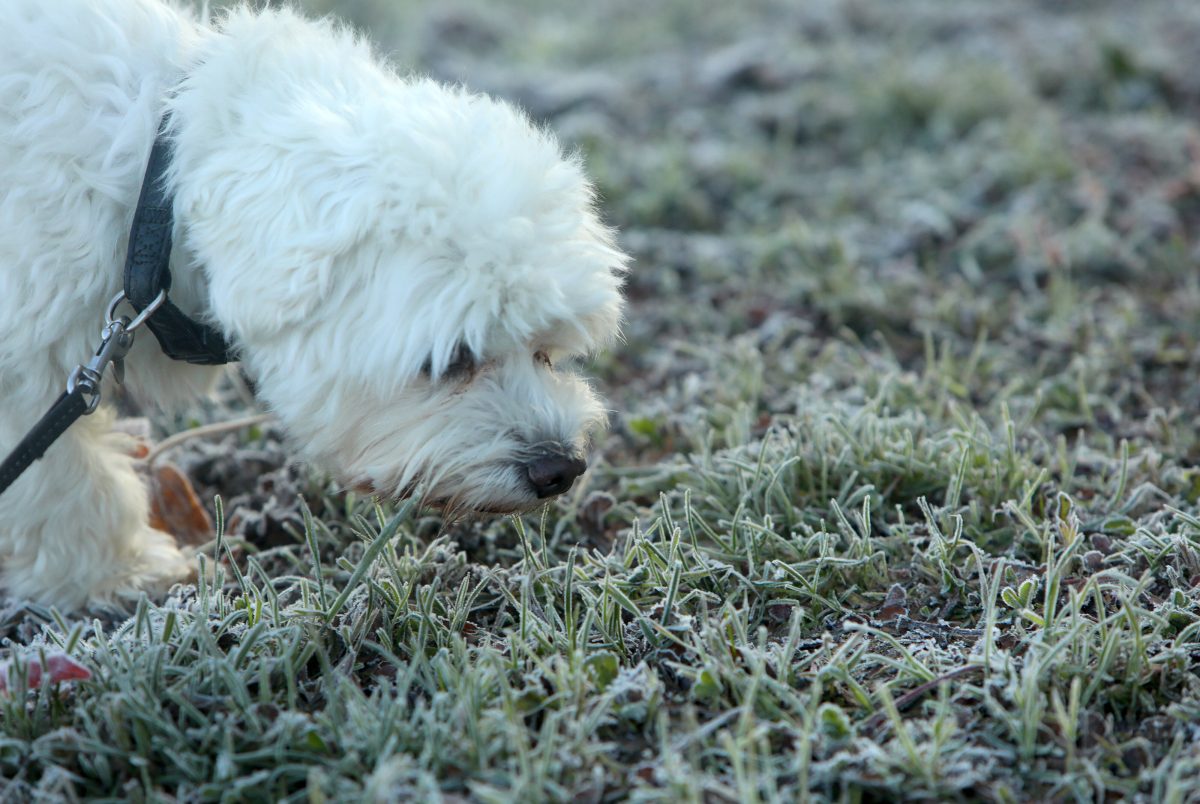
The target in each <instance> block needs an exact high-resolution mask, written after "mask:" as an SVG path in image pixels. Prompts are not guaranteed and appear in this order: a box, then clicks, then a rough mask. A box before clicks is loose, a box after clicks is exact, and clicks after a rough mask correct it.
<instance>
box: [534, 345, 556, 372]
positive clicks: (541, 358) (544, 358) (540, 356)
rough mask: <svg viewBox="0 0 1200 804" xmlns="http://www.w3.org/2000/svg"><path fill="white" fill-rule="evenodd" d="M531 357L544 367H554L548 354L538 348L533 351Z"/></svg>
mask: <svg viewBox="0 0 1200 804" xmlns="http://www.w3.org/2000/svg"><path fill="white" fill-rule="evenodd" d="M533 359H534V360H536V361H537V362H539V363H541V364H542V365H543V366H545V367H546V368H554V365H553V364H552V363H551V362H550V355H548V354H546V353H545V352H543V351H542V350H540V349H539V350H538V351H536V352H534V353H533Z"/></svg>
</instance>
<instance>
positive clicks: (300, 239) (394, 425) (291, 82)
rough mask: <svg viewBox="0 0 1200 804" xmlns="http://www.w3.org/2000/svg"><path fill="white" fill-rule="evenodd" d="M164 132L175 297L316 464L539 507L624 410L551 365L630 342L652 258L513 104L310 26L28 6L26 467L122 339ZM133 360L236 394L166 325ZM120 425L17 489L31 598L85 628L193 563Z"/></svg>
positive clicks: (5, 263)
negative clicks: (127, 277) (618, 239)
mask: <svg viewBox="0 0 1200 804" xmlns="http://www.w3.org/2000/svg"><path fill="white" fill-rule="evenodd" d="M164 110H169V111H170V113H171V116H170V120H171V126H172V134H173V137H174V140H175V156H174V161H173V164H172V170H171V173H170V176H169V182H170V184H171V186H172V187H173V189H174V191H175V212H176V227H175V243H176V246H175V253H174V255H173V257H172V273H173V277H174V283H173V286H172V291H171V295H172V299H173V300H174V301H175V302H176V303H177V304H178V305H179V306H180V307H182V308H183V309H184V310H188V311H191V312H192V313H193V314H195V315H197V316H198V317H202V318H205V319H206V320H209V321H210V322H212V323H213V324H215V325H216V326H217V327H218V328H220V329H221V330H222V331H223V332H224V333H225V334H226V335H227V336H229V337H230V338H231V339H232V341H233V342H234V343H236V344H237V346H238V348H239V349H240V350H241V353H242V358H243V363H244V366H245V368H246V370H247V372H248V373H249V375H250V376H251V377H252V378H253V380H254V381H255V383H256V385H257V389H258V394H259V396H260V398H261V399H262V401H263V402H264V404H265V405H266V406H267V407H268V408H269V409H271V410H272V411H274V412H275V413H276V414H278V416H279V418H280V420H281V421H282V423H283V425H284V427H285V429H286V431H287V432H288V434H289V436H290V437H291V438H292V439H293V440H294V441H295V443H296V445H297V446H298V448H299V449H300V451H301V454H303V455H305V456H306V457H308V458H310V459H312V460H313V461H315V462H317V463H318V464H319V465H321V466H323V467H324V468H326V469H327V470H329V471H330V472H331V473H332V474H333V475H334V476H335V477H337V478H339V479H340V480H341V481H342V482H343V483H345V484H347V485H353V486H357V487H361V488H370V489H371V490H373V491H375V492H377V493H380V494H384V495H395V496H400V495H403V494H405V493H407V492H409V491H410V490H411V489H413V488H414V487H420V488H423V489H424V490H425V491H426V493H427V494H428V495H429V497H430V498H431V499H433V500H435V501H440V502H442V503H443V504H447V505H450V506H454V507H457V508H461V509H464V510H476V511H493V512H504V511H515V510H522V509H527V508H530V507H532V506H534V505H536V504H537V502H538V497H537V495H536V493H535V492H534V490H533V489H532V488H531V486H530V480H529V475H528V468H527V467H526V462H527V461H529V460H530V459H531V456H535V455H536V454H537V451H538V450H539V449H540V448H543V447H545V446H547V445H548V446H549V447H552V448H553V449H554V450H558V451H559V452H562V453H565V454H571V453H577V452H579V451H580V450H582V449H583V448H584V446H585V442H586V440H587V438H588V436H589V433H590V432H592V431H593V430H594V429H595V428H597V427H598V426H599V425H600V424H601V423H602V420H603V418H604V414H603V410H602V408H601V406H600V404H599V402H598V400H597V399H596V397H595V395H594V394H593V393H592V391H591V390H590V389H589V387H588V386H587V384H586V383H585V382H584V381H583V380H581V379H580V378H579V377H577V376H576V375H575V374H573V373H572V372H570V371H568V370H563V369H562V368H560V367H559V366H557V365H555V366H553V367H552V366H551V364H552V363H553V364H557V363H559V362H560V361H564V360H566V359H568V358H570V357H572V356H575V355H581V354H586V353H589V352H591V351H593V350H595V349H598V348H600V347H602V346H604V345H606V344H607V343H609V342H610V341H611V340H612V339H613V338H614V337H615V335H616V333H617V330H618V325H619V321H620V317H621V309H622V299H621V284H622V275H623V272H624V269H625V262H626V260H625V257H624V256H623V255H622V254H621V253H620V252H619V251H618V249H617V248H616V246H615V245H614V242H613V238H612V236H611V233H610V232H609V231H608V230H607V229H606V228H605V227H604V226H602V225H601V223H600V222H599V221H598V219H597V216H596V214H595V213H594V211H593V202H592V190H591V188H590V186H589V184H588V182H587V180H586V179H585V177H584V175H583V172H582V169H581V165H580V163H579V161H578V159H575V158H571V157H565V156H564V155H563V154H562V152H561V150H560V148H559V146H558V145H557V144H556V142H555V141H554V139H553V138H552V137H551V136H550V135H549V134H547V133H546V132H544V131H541V130H539V129H537V128H536V127H534V126H533V125H531V124H530V122H529V121H528V120H527V119H526V118H525V117H524V116H522V115H521V114H520V113H519V112H517V111H515V110H514V109H513V108H512V107H510V106H508V105H505V104H503V103H500V102H497V101H494V100H491V99H488V98H486V97H482V96H479V95H473V94H470V93H469V92H466V91H464V90H462V89H457V88H451V87H446V86H443V85H440V84H437V83H435V82H433V81H429V80H424V79H404V78H401V77H399V76H397V75H396V74H395V73H393V72H392V71H391V70H389V69H388V67H386V66H385V65H383V64H381V63H380V61H379V60H378V59H376V58H375V57H374V56H373V55H372V53H371V51H370V48H369V47H368V46H367V45H366V44H365V43H364V42H363V41H361V40H360V39H358V38H357V37H355V36H354V35H353V34H351V33H349V32H347V31H345V30H342V29H340V28H338V27H337V26H336V25H334V24H332V23H329V22H315V21H311V20H306V19H304V18H302V17H301V16H299V15H298V14H296V13H294V12H291V11H288V10H266V11H251V10H247V9H237V10H233V11H231V12H228V13H227V14H225V15H224V16H222V17H221V18H220V19H218V20H216V21H215V22H213V23H211V24H210V23H209V22H207V21H200V20H197V19H195V18H194V17H193V15H191V14H190V13H188V12H186V11H184V10H181V9H178V8H174V7H171V6H168V5H164V4H163V3H161V2H158V1H157V0H56V2H54V3H45V2H44V0H6V2H4V3H3V4H0V453H6V452H7V451H8V450H9V449H10V448H11V447H12V446H13V445H15V444H16V442H17V441H18V440H19V439H20V438H21V437H22V435H23V434H24V433H25V432H26V430H27V429H28V428H29V427H30V426H31V425H32V424H33V423H34V421H36V419H37V418H38V416H39V415H40V414H41V412H42V411H43V410H44V409H45V408H46V407H47V406H48V405H49V403H50V402H51V401H52V400H53V399H54V397H55V396H56V395H57V394H58V393H59V391H60V390H61V387H62V384H63V381H64V378H65V377H66V374H67V372H68V371H69V370H70V369H71V368H72V367H73V366H74V365H76V364H77V363H80V362H83V361H84V360H85V359H86V357H87V356H88V355H89V353H90V351H91V349H93V348H94V347H95V345H96V339H97V336H98V329H99V323H100V318H101V316H102V313H103V309H104V306H105V303H106V302H107V300H108V299H109V298H110V297H111V296H112V295H113V294H114V293H116V292H117V290H118V289H119V288H120V283H121V273H122V264H123V260H124V251H125V248H126V245H127V241H128V230H129V226H130V222H131V219H132V214H133V207H134V204H135V202H136V200H137V195H138V191H139V188H140V183H141V178H142V172H143V170H144V166H145V161H146V158H147V155H148V153H149V149H150V145H151V142H152V141H153V139H154V134H155V130H156V127H157V125H158V121H159V119H160V117H161V115H162V114H163V112H164ZM127 367H128V370H127V376H126V385H127V386H128V387H129V388H130V389H131V390H132V391H133V392H134V393H135V394H136V395H138V396H139V397H140V398H143V399H147V400H150V401H152V402H155V403H158V404H164V405H170V404H174V403H179V402H181V401H183V400H186V399H188V398H190V397H193V396H194V395H196V394H199V393H203V392H204V391H205V390H206V389H207V388H209V387H210V386H211V383H212V381H213V379H214V378H215V376H216V372H217V370H216V369H211V368H198V367H195V366H190V365H186V364H179V363H173V362H172V361H170V360H168V359H167V358H165V357H164V356H163V355H162V354H161V353H160V352H159V351H158V347H157V344H156V343H155V342H154V339H153V338H152V337H151V336H150V334H149V333H148V332H146V333H141V335H140V337H139V338H138V341H137V343H136V345H135V347H134V349H133V352H132V353H131V355H130V356H129V358H128V360H127ZM111 424H112V414H111V413H109V412H107V411H104V410H103V409H102V410H101V411H100V412H99V413H98V414H97V415H94V416H91V417H88V418H85V419H82V420H80V421H79V422H78V423H76V424H75V425H74V426H73V427H72V428H71V429H70V430H69V431H68V432H67V434H66V435H65V436H63V437H62V438H61V439H60V440H59V441H58V442H57V443H56V444H55V445H54V446H52V447H51V448H50V450H49V451H48V453H47V455H46V457H45V458H44V459H42V460H41V461H39V462H37V463H36V464H34V466H33V467H32V468H30V469H29V470H28V471H27V472H26V473H25V475H24V476H22V477H21V479H20V480H18V481H17V483H16V484H14V486H13V487H12V488H11V489H10V490H9V491H8V492H7V493H5V494H4V495H0V573H2V574H0V583H2V584H3V587H4V590H5V591H6V592H7V593H8V594H11V595H15V596H19V597H23V598H30V599H34V600H36V601H39V602H42V603H49V604H55V605H57V606H59V607H62V608H64V609H72V608H77V607H79V606H82V605H87V604H100V603H114V602H120V601H121V600H122V599H129V598H131V597H133V596H136V595H137V593H138V592H139V591H140V590H153V589H155V588H156V587H161V586H163V585H166V584H169V583H171V582H173V581H174V580H176V579H179V578H182V577H184V576H185V575H187V574H188V573H189V571H190V570H191V569H192V562H191V561H190V560H189V558H188V557H187V556H186V555H185V554H184V553H182V552H181V551H180V550H179V549H177V547H176V545H175V543H174V541H173V539H172V538H171V537H170V536H169V535H168V534H165V533H161V532H157V531H155V530H153V529H151V528H150V526H149V525H148V524H147V523H148V503H147V495H146V492H145V490H144V488H143V486H142V484H141V482H140V481H139V478H138V477H137V475H136V474H135V471H134V466H133V464H132V461H131V459H130V458H129V456H128V452H129V445H128V444H127V443H124V442H122V441H121V440H120V437H119V436H116V435H114V434H112V433H111V432H110V426H111Z"/></svg>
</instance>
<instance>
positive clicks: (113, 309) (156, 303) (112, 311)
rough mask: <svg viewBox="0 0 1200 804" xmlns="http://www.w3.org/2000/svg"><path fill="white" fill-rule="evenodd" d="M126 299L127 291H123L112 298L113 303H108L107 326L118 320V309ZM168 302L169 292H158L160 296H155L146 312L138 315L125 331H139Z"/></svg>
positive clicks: (105, 317)
mask: <svg viewBox="0 0 1200 804" xmlns="http://www.w3.org/2000/svg"><path fill="white" fill-rule="evenodd" d="M125 299H126V297H125V291H123V290H122V291H120V292H119V293H117V295H116V296H113V297H112V301H110V302H109V303H108V311H107V312H106V313H105V314H104V323H105V324H112V323H113V322H114V321H116V320H117V308H118V307H119V306H120V305H121V302H123V301H125ZM166 300H167V291H166V290H160V291H159V292H158V295H157V296H155V297H154V299H153V300H152V301H151V302H150V303H149V304H147V305H146V308H145V309H144V310H142V311H141V312H140V313H138V314H137V315H136V316H134V319H133V320H132V321H130V322H129V323H128V324H126V325H125V331H126V332H133V331H134V330H135V329H137V328H138V327H140V326H141V325H142V324H144V323H145V322H146V319H147V318H149V317H150V316H152V315H154V311H155V310H157V309H158V308H159V307H162V304H163V302H165V301H166Z"/></svg>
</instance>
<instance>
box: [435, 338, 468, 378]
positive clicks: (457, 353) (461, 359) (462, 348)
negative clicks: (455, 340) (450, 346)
mask: <svg viewBox="0 0 1200 804" xmlns="http://www.w3.org/2000/svg"><path fill="white" fill-rule="evenodd" d="M476 365H477V363H476V360H475V355H474V353H473V352H472V351H471V350H470V348H469V347H468V346H467V345H466V344H465V343H460V344H459V345H458V346H457V347H455V349H454V354H453V355H451V356H450V362H449V363H447V364H446V370H445V371H444V372H442V376H443V377H446V378H449V379H456V380H457V379H463V378H464V377H469V376H471V375H472V374H474V373H475V368H476Z"/></svg>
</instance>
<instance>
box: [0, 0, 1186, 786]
mask: <svg viewBox="0 0 1200 804" xmlns="http://www.w3.org/2000/svg"><path fill="white" fill-rule="evenodd" d="M335 5H336V6H338V7H339V8H340V11H339V13H341V14H344V15H348V16H351V17H353V19H354V20H355V21H356V24H359V25H360V26H362V27H364V28H365V29H368V30H370V31H372V35H373V36H374V37H375V38H376V39H377V40H379V41H380V42H381V43H382V45H381V47H382V49H384V50H390V49H394V54H393V58H394V59H395V61H396V63H397V64H398V65H399V66H400V67H401V68H402V69H410V68H411V69H414V70H420V71H431V72H433V73H434V74H436V75H438V76H439V77H442V78H445V79H447V80H462V81H464V82H465V83H467V84H468V85H471V86H473V87H476V88H479V89H481V90H487V91H492V92H496V93H498V94H501V95H504V96H506V97H509V98H512V99H515V100H516V101H518V102H520V103H522V104H523V105H524V106H525V107H526V108H527V109H529V111H530V113H531V114H533V115H534V116H535V117H537V118H538V119H541V120H544V121H546V123H547V124H548V125H549V126H551V127H552V128H554V129H555V130H557V131H559V132H560V133H561V135H562V137H563V139H564V140H566V141H567V142H569V143H570V144H571V145H572V146H574V147H578V148H579V149H580V150H581V151H582V152H583V153H584V155H585V156H586V158H587V161H588V165H589V169H590V170H591V171H592V173H593V174H594V175H595V177H596V180H597V183H598V185H599V187H600V188H601V190H602V193H603V196H604V200H603V204H604V207H605V210H606V214H607V216H608V218H609V220H610V221H611V222H612V223H613V224H614V225H616V226H618V227H619V228H620V229H621V231H622V239H623V243H624V244H625V246H626V248H627V249H629V250H630V252H631V253H632V254H634V255H635V257H636V259H637V262H636V266H635V268H634V271H633V274H632V275H631V277H630V282H629V288H628V290H629V296H630V301H631V307H630V312H629V319H628V322H627V326H626V342H625V343H624V344H623V345H622V346H621V347H620V348H619V349H617V350H614V351H613V352H612V353H609V354H606V355H602V356H599V357H598V358H597V359H596V361H595V362H594V364H593V365H592V366H590V367H588V370H589V371H590V372H592V373H594V374H595V376H596V377H597V378H598V382H599V383H600V385H601V386H602V387H603V389H604V391H605V393H606V395H607V396H608V398H609V399H610V400H611V404H612V407H613V408H614V410H615V411H616V413H615V414H614V417H613V428H612V430H611V432H609V433H608V434H607V435H605V436H604V437H602V438H601V439H600V441H599V443H598V444H597V446H596V451H595V455H594V458H593V461H592V464H593V468H592V470H591V471H590V473H589V474H588V476H587V477H586V478H584V480H583V481H582V482H581V483H580V484H577V487H576V489H574V490H573V491H572V492H571V493H570V494H569V495H568V496H567V497H566V498H565V499H562V500H560V501H557V502H555V503H554V504H553V505H551V506H550V507H549V508H548V509H547V510H546V511H544V512H542V513H540V514H535V515H531V516H528V517H525V518H523V519H522V520H515V519H500V520H494V521H478V522H467V523H455V524H447V523H442V522H441V521H440V520H439V519H437V517H436V515H434V514H433V513H430V512H416V511H412V510H409V509H407V508H399V509H396V508H393V507H377V506H376V505H375V504H374V503H372V502H371V501H364V500H361V499H356V498H354V497H353V496H345V495H337V494H335V493H334V492H333V491H331V490H330V489H329V488H328V487H327V486H326V484H325V483H324V481H323V479H322V478H320V477H319V476H310V475H305V474H304V473H303V472H296V471H295V470H290V469H287V468H286V467H284V468H280V467H281V465H282V464H283V463H284V462H285V457H278V458H270V460H268V458H269V454H274V453H271V450H272V449H274V447H273V446H272V442H271V437H272V434H271V432H270V430H269V428H268V429H267V430H265V431H264V432H261V433H255V434H253V437H252V438H251V437H250V436H246V439H247V440H246V441H245V442H242V443H234V442H233V441H230V442H229V443H228V444H227V445H225V447H226V448H227V449H228V450H232V453H231V454H233V455H235V456H236V455H244V454H250V455H253V456H256V457H255V458H254V460H256V461H259V462H262V461H266V465H265V466H259V465H258V464H253V465H254V466H255V468H254V469H253V471H250V472H249V475H248V477H249V479H243V480H241V481H239V482H241V483H243V484H245V485H246V486H247V487H244V488H243V487H239V486H238V485H237V484H232V485H230V484H229V483H228V482H226V483H224V484H223V483H222V482H218V480H217V479H213V478H212V477H211V475H212V474H213V473H214V472H215V470H213V472H208V473H207V474H206V471H207V470H206V471H201V470H200V469H199V468H197V467H203V466H207V465H208V464H205V463H204V461H203V460H201V459H202V458H204V455H205V454H207V453H202V449H203V446H202V445H199V444H197V445H193V446H192V447H189V449H191V450H194V454H193V456H192V458H190V459H189V458H187V457H186V456H180V457H179V461H180V463H181V465H183V466H184V467H185V468H189V471H190V473H191V474H192V476H193V480H194V481H195V482H196V483H197V484H198V485H199V486H200V487H201V488H202V490H203V491H205V492H206V493H211V492H213V491H220V492H222V493H223V494H224V498H225V500H226V502H227V503H228V507H229V510H230V527H229V528H227V529H226V530H228V533H226V534H223V535H222V536H221V537H220V538H218V539H216V540H215V541H214V542H213V543H211V544H210V545H208V546H207V547H206V548H205V554H206V563H207V565H208V569H209V572H210V574H211V579H210V581H209V582H208V583H206V584H203V585H202V586H201V587H200V588H199V589H189V590H183V591H177V593H176V594H175V595H174V596H173V597H171V598H170V599H168V600H166V601H148V602H147V601H143V603H142V605H140V606H139V607H138V610H137V612H136V613H135V614H134V616H133V617H132V618H131V619H128V620H123V619H113V618H107V619H106V618H102V619H100V620H94V621H93V620H88V619H80V620H64V619H63V618H61V617H58V616H57V615H55V614H54V613H52V612H44V611H40V610H37V609H31V608H26V609H20V610H9V611H6V612H5V617H4V619H3V621H2V622H3V625H2V626H0V629H2V630H0V634H3V635H5V636H8V637H10V638H12V639H13V640H14V641H15V642H17V643H19V644H28V643H30V642H33V643H35V644H40V643H42V642H44V643H45V644H47V645H49V646H61V647H62V648H64V649H66V650H68V651H69V652H70V653H71V654H72V655H74V656H76V657H78V658H80V660H81V661H83V662H84V663H86V664H88V665H89V666H90V667H91V668H92V669H93V673H94V678H93V679H92V680H90V681H86V682H79V683H77V684H76V685H74V686H73V687H64V688H61V689H51V688H43V689H41V690H35V691H29V692H27V693H24V692H20V691H18V693H17V694H14V695H12V696H10V697H8V698H5V699H0V723H2V724H3V725H2V734H0V779H3V780H5V781H0V791H2V792H3V793H4V795H5V796H7V797H9V798H12V799H13V800H24V799H28V798H32V797H33V796H35V795H38V794H40V795H43V796H45V797H48V798H54V797H62V798H72V797H76V798H78V797H84V796H98V797H107V798H109V799H113V800H130V801H138V800H162V799H167V800H171V799H178V800H183V801H192V800H214V801H216V800H220V801H242V800H245V801H251V800H267V799H271V800H274V799H280V800H284V799H286V800H294V801H305V800H311V801H321V800H345V801H356V800H363V799H365V800H395V799H405V798H410V797H411V798H418V799H419V800H437V799H438V797H439V796H440V797H441V799H442V800H445V801H463V800H479V801H509V800H515V801H540V800H551V801H560V800H575V801H607V800H616V799H622V798H625V797H631V798H635V799H638V800H656V801H672V802H673V801H738V802H753V801H764V802H765V801H792V800H799V799H801V798H803V797H805V796H809V797H811V798H812V799H815V800H832V801H862V800H887V799H895V798H908V799H915V800H933V799H941V798H950V799H979V800H996V801H1027V800H1080V801H1091V800H1108V799H1110V798H1121V797H1124V798H1130V799H1134V798H1137V799H1139V800H1147V801H1149V800H1155V801H1157V800H1167V801H1179V802H1182V801H1188V800H1195V799H1196V798H1197V797H1198V796H1200V748H1198V747H1197V745H1198V743H1197V737H1198V736H1200V731H1198V728H1200V726H1198V725H1197V724H1198V723H1200V675H1198V673H1200V591H1198V587H1200V468H1198V467H1197V464H1198V463H1200V439H1198V437H1197V432H1196V430H1197V421H1198V416H1200V383H1197V376H1198V375H1200V271H1198V270H1197V262H1198V260H1200V125H1198V122H1197V121H1198V120H1200V49H1197V48H1196V42H1198V41H1200V5H1192V4H1186V3H1170V2H1142V3H1137V4H1122V3H1115V2H1114V3H1090V4H1067V5H1065V6H1062V7H1059V6H1058V5H1055V4H1045V3H1036V2H1032V0H1030V2H1016V3H1008V4H1004V5H1003V6H1001V5H996V4H991V3H985V2H982V0H979V1H975V0H972V1H971V2H959V3H952V4H951V3H944V2H934V1H933V0H914V1H913V2H905V3H902V4H901V3H891V2H887V0H867V1H866V2H845V3H824V2H821V3H817V2H814V3H795V2H784V1H783V0H779V1H778V2H768V1H767V0H759V2H750V3H742V4H737V3H715V2H714V3H708V2H705V3H696V2H691V1H690V0H688V1H687V2H685V0H664V2H662V3H657V4H646V3H634V2H631V0H611V2H605V3H598V4H589V5H588V6H587V7H586V8H585V7H584V6H582V5H579V6H576V5H575V4H568V5H562V4H552V3H548V2H542V1H541V0H521V1H520V2H518V3H514V4H487V3H484V2H483V0H477V1H476V2H464V3H461V4H458V5H455V6H454V7H453V8H452V9H451V8H449V7H436V8H435V7H433V6H431V7H429V8H426V7H423V6H420V5H417V4H415V3H400V4H395V3H391V2H387V1H386V0H346V1H345V2H344V3H341V4H335V3H333V2H324V3H313V4H311V7H312V8H314V9H315V10H317V11H326V10H331V9H332V8H333V7H334V6H335ZM192 415H194V416H196V417H197V418H201V419H205V418H207V417H209V416H211V415H212V413H211V412H209V411H201V412H195V413H193V414H192ZM196 456H199V457H196ZM263 456H268V457H267V458H265V457H263ZM189 461H190V462H189ZM210 463H211V461H210ZM210 468H211V467H210ZM259 472H275V473H277V475H278V477H281V478H282V477H285V476H286V477H290V478H292V480H294V483H293V485H290V486H289V485H287V484H285V483H282V482H281V483H280V484H279V485H277V486H276V488H277V489H287V490H289V491H290V490H291V489H293V488H294V489H297V490H302V491H305V499H306V501H307V503H306V506H308V507H303V508H301V507H299V503H297V502H296V501H295V499H294V495H288V494H284V493H283V491H278V492H277V493H276V499H274V500H273V502H272V505H273V506H275V507H276V509H286V510H285V511H284V513H279V512H278V510H276V513H275V514H273V515H272V516H274V517H275V519H273V520H271V523H273V524H271V523H268V524H270V527H266V526H264V528H263V529H260V530H258V531H251V530H250V529H249V526H248V525H246V522H247V521H248V518H247V516H246V515H245V514H242V515H240V516H239V517H237V519H238V520H240V521H235V517H234V508H235V497H236V496H237V495H238V494H242V493H249V492H251V491H252V488H250V487H252V486H253V483H254V482H255V481H254V478H255V477H256V475H257V474H258V473H259ZM289 473H290V474H289ZM273 476H274V475H273ZM310 509H311V513H310ZM260 524H261V521H260ZM267 531H270V533H271V536H270V538H269V539H268V538H266V537H265V536H263V535H262V534H263V533H266V532H267ZM0 797H3V796H0Z"/></svg>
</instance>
